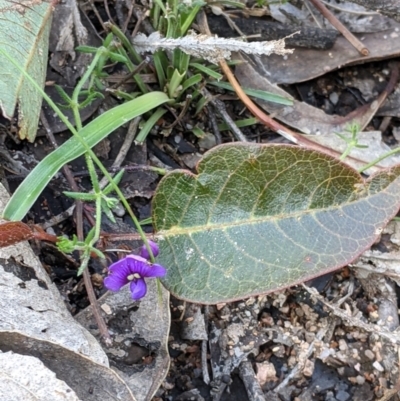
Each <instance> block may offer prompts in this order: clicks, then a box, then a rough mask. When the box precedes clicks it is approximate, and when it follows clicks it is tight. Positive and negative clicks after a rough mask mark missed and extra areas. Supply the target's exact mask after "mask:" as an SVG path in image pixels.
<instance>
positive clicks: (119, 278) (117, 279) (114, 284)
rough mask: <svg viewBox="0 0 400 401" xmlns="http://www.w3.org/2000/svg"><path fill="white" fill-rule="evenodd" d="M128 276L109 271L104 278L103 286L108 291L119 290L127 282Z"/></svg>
mask: <svg viewBox="0 0 400 401" xmlns="http://www.w3.org/2000/svg"><path fill="white" fill-rule="evenodd" d="M128 282H129V280H128V276H127V275H121V274H119V273H115V272H114V273H110V274H109V275H108V276H107V277H106V278H105V279H104V280H103V283H104V286H105V287H106V288H107V289H108V290H110V291H119V290H120V289H121V288H122V287H123V286H124V285H125V284H128Z"/></svg>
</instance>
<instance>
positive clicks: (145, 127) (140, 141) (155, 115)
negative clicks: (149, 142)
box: [135, 107, 167, 145]
mask: <svg viewBox="0 0 400 401" xmlns="http://www.w3.org/2000/svg"><path fill="white" fill-rule="evenodd" d="M166 112H167V110H166V109H163V108H161V107H160V108H159V109H157V110H156V111H155V112H154V113H153V114H152V116H151V117H150V118H149V119H148V120H147V121H146V123H145V124H144V125H143V128H142V129H141V130H140V132H139V135H138V136H137V137H136V139H135V142H136V143H137V144H138V145H143V143H144V141H145V140H146V138H147V135H149V132H150V130H151V129H152V128H153V127H154V125H155V124H156V123H157V121H158V120H159V119H160V118H161V117H162V116H163V115H164V114H165V113H166Z"/></svg>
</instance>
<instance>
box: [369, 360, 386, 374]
mask: <svg viewBox="0 0 400 401" xmlns="http://www.w3.org/2000/svg"><path fill="white" fill-rule="evenodd" d="M372 366H373V367H374V369H376V370H377V371H378V372H383V371H384V370H385V369H384V368H383V366H382V365H381V364H380V363H379V362H378V361H375V362H374V363H373V364H372Z"/></svg>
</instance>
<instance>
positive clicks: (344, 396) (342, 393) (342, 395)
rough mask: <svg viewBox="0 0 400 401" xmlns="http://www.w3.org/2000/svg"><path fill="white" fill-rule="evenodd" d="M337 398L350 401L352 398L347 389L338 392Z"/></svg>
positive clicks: (341, 400)
mask: <svg viewBox="0 0 400 401" xmlns="http://www.w3.org/2000/svg"><path fill="white" fill-rule="evenodd" d="M336 399H337V400H338V401H348V400H349V399H350V394H349V393H348V392H347V391H343V390H340V391H338V392H337V393H336Z"/></svg>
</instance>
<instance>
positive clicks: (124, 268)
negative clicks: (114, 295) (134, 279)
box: [104, 258, 146, 291]
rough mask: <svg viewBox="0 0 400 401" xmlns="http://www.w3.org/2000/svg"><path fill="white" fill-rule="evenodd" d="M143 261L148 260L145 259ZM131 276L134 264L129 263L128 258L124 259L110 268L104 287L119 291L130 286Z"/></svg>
mask: <svg viewBox="0 0 400 401" xmlns="http://www.w3.org/2000/svg"><path fill="white" fill-rule="evenodd" d="M140 259H143V258H140ZM143 261H146V260H145V259H143ZM140 263H143V262H142V261H141V262H140ZM133 273H134V272H133ZM130 274H132V263H131V262H130V261H129V262H128V260H127V258H123V259H121V260H119V261H118V262H115V263H113V264H112V265H111V266H110V267H109V268H108V276H107V277H106V278H105V279H104V285H105V287H106V288H108V289H109V290H110V291H119V290H120V289H121V288H122V287H123V286H124V285H125V284H128V282H129V280H128V276H129V275H130Z"/></svg>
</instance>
